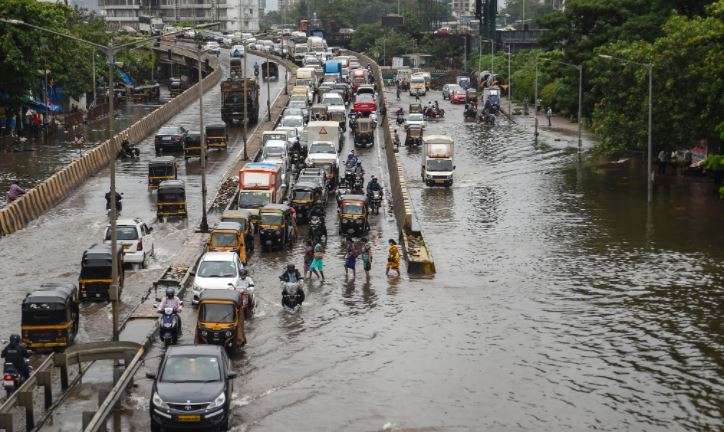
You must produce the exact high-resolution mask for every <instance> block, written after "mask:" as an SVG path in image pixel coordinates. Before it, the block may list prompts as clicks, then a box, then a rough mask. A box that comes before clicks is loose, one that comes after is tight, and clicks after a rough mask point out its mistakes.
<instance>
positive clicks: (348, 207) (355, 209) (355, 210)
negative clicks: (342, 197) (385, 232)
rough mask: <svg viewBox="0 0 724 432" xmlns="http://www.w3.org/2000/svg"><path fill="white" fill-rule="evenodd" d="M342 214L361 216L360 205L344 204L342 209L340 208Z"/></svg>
mask: <svg viewBox="0 0 724 432" xmlns="http://www.w3.org/2000/svg"><path fill="white" fill-rule="evenodd" d="M342 213H345V214H350V215H361V214H362V205H361V204H359V203H346V204H344V207H343V208H342Z"/></svg>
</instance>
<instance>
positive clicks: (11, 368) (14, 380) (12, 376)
mask: <svg viewBox="0 0 724 432" xmlns="http://www.w3.org/2000/svg"><path fill="white" fill-rule="evenodd" d="M23 361H24V362H25V365H26V367H27V368H28V371H29V373H30V374H31V375H32V370H31V368H30V359H28V358H25V359H23ZM24 382H25V377H23V376H22V374H21V373H20V371H19V370H18V368H17V367H15V364H13V363H12V362H5V365H4V366H3V387H4V388H5V393H6V394H7V396H8V397H10V395H12V394H13V393H15V390H17V389H19V388H20V386H21V385H23V383H24Z"/></svg>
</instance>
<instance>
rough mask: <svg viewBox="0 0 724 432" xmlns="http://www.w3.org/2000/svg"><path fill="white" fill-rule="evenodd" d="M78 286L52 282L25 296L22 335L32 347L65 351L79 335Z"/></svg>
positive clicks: (26, 344) (24, 340)
mask: <svg viewBox="0 0 724 432" xmlns="http://www.w3.org/2000/svg"><path fill="white" fill-rule="evenodd" d="M78 302H79V299H78V288H77V287H76V286H75V285H74V284H72V283H48V284H42V285H40V289H39V290H36V291H33V292H31V293H30V294H28V295H26V296H25V299H23V305H22V317H21V321H22V322H21V333H22V335H21V337H22V341H23V343H24V344H25V346H27V347H28V348H30V349H31V350H34V351H41V350H62V349H65V348H67V347H68V346H70V345H71V344H72V343H73V341H74V340H75V337H76V336H77V335H78V323H79V317H80V314H79V311H78Z"/></svg>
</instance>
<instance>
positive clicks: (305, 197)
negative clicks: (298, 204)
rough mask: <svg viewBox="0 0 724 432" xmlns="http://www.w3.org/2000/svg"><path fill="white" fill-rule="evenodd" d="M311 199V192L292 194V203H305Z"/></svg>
mask: <svg viewBox="0 0 724 432" xmlns="http://www.w3.org/2000/svg"><path fill="white" fill-rule="evenodd" d="M310 198H312V192H311V191H308V190H295V191H294V192H293V196H292V200H293V201H307V200H309V199H310Z"/></svg>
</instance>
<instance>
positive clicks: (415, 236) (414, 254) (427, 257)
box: [349, 51, 435, 276]
mask: <svg viewBox="0 0 724 432" xmlns="http://www.w3.org/2000/svg"><path fill="white" fill-rule="evenodd" d="M349 53H350V54H352V55H356V56H357V57H358V58H359V59H360V62H361V63H363V64H370V65H372V72H373V73H374V75H375V88H376V90H377V93H378V94H379V99H380V100H379V103H380V104H384V105H385V107H386V109H387V112H388V113H391V112H392V111H391V110H390V109H391V107H388V106H387V101H386V100H385V93H384V85H383V82H382V74H381V71H380V68H379V66H378V65H377V63H375V62H374V61H373V60H372V59H371V58H369V57H367V56H366V55H364V54H359V53H355V52H352V51H349ZM388 119H389V116H385V118H384V119H383V120H382V123H381V127H382V128H383V130H382V134H383V136H384V140H385V155H386V156H387V170H388V172H389V175H390V191H389V192H390V194H391V195H392V200H393V203H394V204H393V207H392V208H393V211H394V212H395V218H396V219H397V226H398V228H399V230H400V242H401V246H402V250H403V255H404V256H405V258H406V259H407V273H409V274H411V275H421V276H431V275H434V274H435V261H434V260H433V258H432V252H431V251H430V249H429V248H428V247H427V244H426V243H425V238H424V237H423V235H422V231H421V229H420V224H419V223H418V221H417V216H416V215H415V209H414V207H413V206H412V201H411V200H410V194H409V192H408V188H407V180H406V179H405V169H404V166H403V165H402V163H401V162H400V161H399V160H397V149H396V148H395V145H394V141H393V137H394V131H395V128H394V126H392V125H391V124H390V123H389V122H388Z"/></svg>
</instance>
